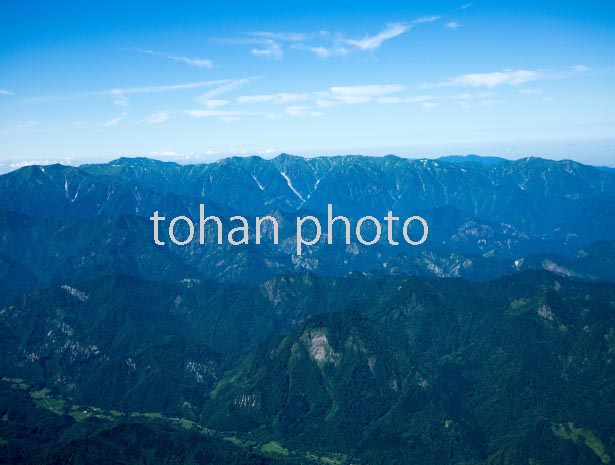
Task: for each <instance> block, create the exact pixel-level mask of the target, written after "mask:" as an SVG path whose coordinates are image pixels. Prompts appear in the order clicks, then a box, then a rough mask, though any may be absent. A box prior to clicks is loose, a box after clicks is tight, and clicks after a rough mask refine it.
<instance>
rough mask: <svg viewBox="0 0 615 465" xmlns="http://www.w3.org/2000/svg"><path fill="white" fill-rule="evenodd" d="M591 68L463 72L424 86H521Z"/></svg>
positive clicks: (559, 77)
mask: <svg viewBox="0 0 615 465" xmlns="http://www.w3.org/2000/svg"><path fill="white" fill-rule="evenodd" d="M588 69H589V68H587V67H585V66H583V65H574V66H571V67H570V70H566V71H548V70H527V69H516V70H505V71H495V72H491V73H471V74H462V75H460V76H456V77H453V78H450V79H447V80H445V81H440V82H434V83H427V84H422V85H421V87H422V88H434V87H486V88H494V87H498V86H502V85H510V86H519V85H522V84H526V83H529V82H535V81H544V80H549V79H565V78H569V77H572V76H573V75H576V74H578V73H582V72H585V71H587V70H588Z"/></svg>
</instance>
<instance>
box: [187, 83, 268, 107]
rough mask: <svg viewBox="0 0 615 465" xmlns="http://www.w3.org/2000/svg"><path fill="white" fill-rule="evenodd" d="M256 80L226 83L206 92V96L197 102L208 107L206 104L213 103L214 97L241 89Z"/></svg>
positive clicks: (202, 96)
mask: <svg viewBox="0 0 615 465" xmlns="http://www.w3.org/2000/svg"><path fill="white" fill-rule="evenodd" d="M254 79H256V78H253V77H252V78H244V79H236V80H234V81H224V83H223V84H222V85H220V86H218V87H216V88H214V89H212V90H209V91H207V92H205V93H204V94H201V95H199V96H198V97H197V98H196V100H197V102H199V103H201V104H203V105H207V103H205V102H209V101H211V100H212V99H213V98H214V97H218V96H219V95H223V94H226V93H228V92H231V91H233V90H235V89H238V88H240V87H241V86H243V85H245V84H247V83H248V82H250V81H253V80H254Z"/></svg>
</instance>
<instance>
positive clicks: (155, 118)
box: [137, 111, 169, 124]
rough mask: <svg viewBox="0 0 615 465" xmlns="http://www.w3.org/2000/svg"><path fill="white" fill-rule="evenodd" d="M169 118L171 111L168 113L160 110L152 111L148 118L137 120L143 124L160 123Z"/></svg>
mask: <svg viewBox="0 0 615 465" xmlns="http://www.w3.org/2000/svg"><path fill="white" fill-rule="evenodd" d="M168 119H169V113H167V112H166V111H159V112H156V113H152V114H151V115H149V116H148V117H147V118H144V119H142V120H140V121H137V124H141V123H146V124H160V123H164V122H165V121H166V120H168Z"/></svg>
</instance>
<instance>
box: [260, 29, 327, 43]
mask: <svg viewBox="0 0 615 465" xmlns="http://www.w3.org/2000/svg"><path fill="white" fill-rule="evenodd" d="M323 32H324V33H325V34H326V32H325V31H322V32H321V34H322V33H323ZM250 35H251V36H254V37H262V38H265V39H269V40H279V41H284V42H303V41H305V40H308V39H309V38H310V37H311V36H312V34H306V33H304V32H270V31H256V32H251V33H250Z"/></svg>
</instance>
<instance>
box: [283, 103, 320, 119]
mask: <svg viewBox="0 0 615 465" xmlns="http://www.w3.org/2000/svg"><path fill="white" fill-rule="evenodd" d="M284 112H285V113H287V114H289V115H290V116H313V117H319V116H322V115H323V113H321V112H319V111H312V110H311V109H310V107H306V106H302V105H292V106H290V107H286V108H284Z"/></svg>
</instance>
